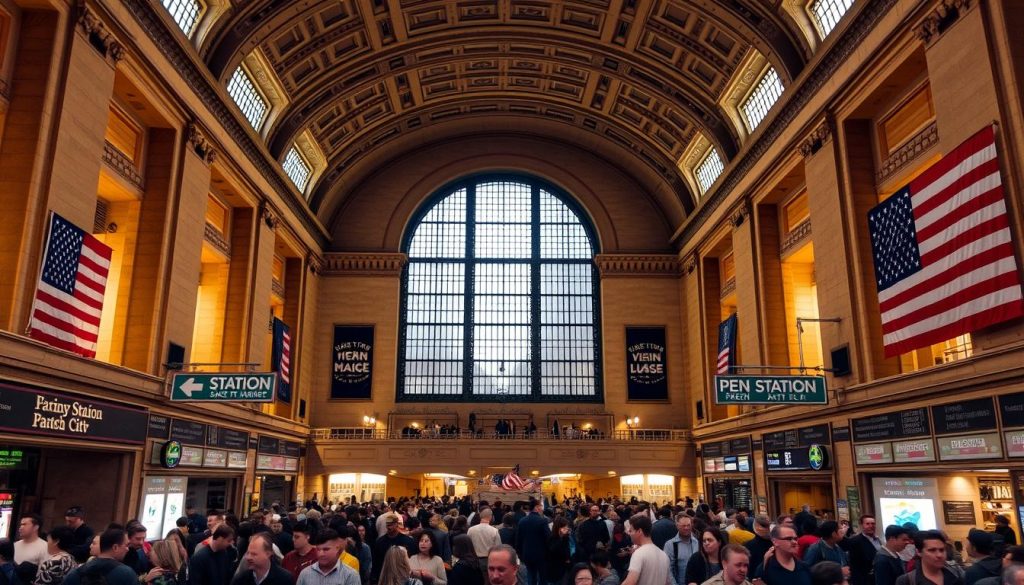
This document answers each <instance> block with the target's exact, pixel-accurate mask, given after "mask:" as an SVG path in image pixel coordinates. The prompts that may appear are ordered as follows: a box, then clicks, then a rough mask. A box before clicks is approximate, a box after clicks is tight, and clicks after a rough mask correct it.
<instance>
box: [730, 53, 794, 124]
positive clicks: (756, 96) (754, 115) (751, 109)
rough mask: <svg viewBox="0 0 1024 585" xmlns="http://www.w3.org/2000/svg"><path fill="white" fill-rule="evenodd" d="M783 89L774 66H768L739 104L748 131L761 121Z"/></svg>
mask: <svg viewBox="0 0 1024 585" xmlns="http://www.w3.org/2000/svg"><path fill="white" fill-rule="evenodd" d="M783 89H784V88H783V87H782V80H781V79H780V78H779V74H778V72H777V71H775V68H774V67H768V69H767V70H766V71H765V72H764V74H763V75H762V76H761V79H760V81H758V82H757V85H755V86H754V90H753V91H752V92H750V95H749V96H747V99H746V100H744V102H743V104H742V105H741V106H740V110H741V111H742V112H743V118H744V121H745V122H746V124H747V129H748V130H749V131H751V132H753V131H754V129H755V128H757V127H758V125H760V124H761V121H762V120H764V118H765V116H767V115H768V111H769V110H771V109H772V106H773V105H775V102H776V101H778V99H779V98H780V97H781V96H782V91H783Z"/></svg>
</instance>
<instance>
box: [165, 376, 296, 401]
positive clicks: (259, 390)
mask: <svg viewBox="0 0 1024 585" xmlns="http://www.w3.org/2000/svg"><path fill="white" fill-rule="evenodd" d="M276 387H277V374H273V373H271V374H263V373H260V374H198V373H188V374H175V375H174V378H173V379H172V380H171V400H175V401H202V402H273V400H274V390H275V389H276Z"/></svg>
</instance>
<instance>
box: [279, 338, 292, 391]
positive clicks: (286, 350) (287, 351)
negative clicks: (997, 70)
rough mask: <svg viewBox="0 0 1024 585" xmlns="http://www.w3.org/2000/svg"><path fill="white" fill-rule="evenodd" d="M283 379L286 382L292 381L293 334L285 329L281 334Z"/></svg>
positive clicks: (281, 371)
mask: <svg viewBox="0 0 1024 585" xmlns="http://www.w3.org/2000/svg"><path fill="white" fill-rule="evenodd" d="M280 373H281V380H282V381H284V383H285V384H291V382H292V335H291V333H289V332H288V330H285V331H284V332H283V334H282V335H281V370H280Z"/></svg>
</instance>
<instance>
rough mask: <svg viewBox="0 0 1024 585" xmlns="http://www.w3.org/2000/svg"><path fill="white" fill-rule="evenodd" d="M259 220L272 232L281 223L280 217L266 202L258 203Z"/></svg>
mask: <svg viewBox="0 0 1024 585" xmlns="http://www.w3.org/2000/svg"><path fill="white" fill-rule="evenodd" d="M260 219H262V220H263V223H265V224H267V227H268V228H270V229H272V230H276V229H277V226H278V225H280V223H281V219H280V215H279V214H278V213H277V212H276V211H274V209H273V208H271V206H270V204H269V203H268V202H267V201H266V200H264V201H263V202H262V203H260Z"/></svg>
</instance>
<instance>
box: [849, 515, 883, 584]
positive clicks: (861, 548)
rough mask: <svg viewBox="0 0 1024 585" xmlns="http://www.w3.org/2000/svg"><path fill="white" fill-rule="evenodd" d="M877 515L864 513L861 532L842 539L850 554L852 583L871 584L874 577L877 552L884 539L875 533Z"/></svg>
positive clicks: (861, 519) (861, 520)
mask: <svg viewBox="0 0 1024 585" xmlns="http://www.w3.org/2000/svg"><path fill="white" fill-rule="evenodd" d="M875 530H876V524H875V517H874V516H872V515H871V514H862V515H861V517H860V532H859V533H858V534H857V535H856V536H853V537H851V538H845V539H843V540H842V541H840V543H839V546H841V547H842V548H843V550H845V551H846V552H847V553H848V554H849V557H850V558H849V563H850V585H871V584H872V583H874V579H873V577H872V575H871V569H872V567H873V566H874V563H875V554H876V553H877V552H878V549H880V548H882V540H881V539H880V538H878V536H877V535H876V533H875Z"/></svg>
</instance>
